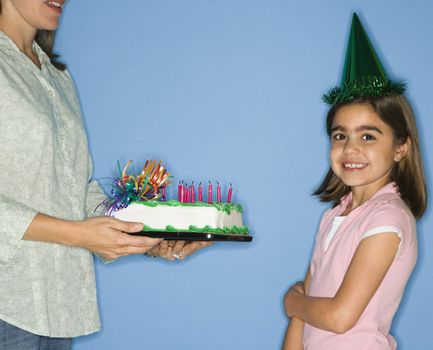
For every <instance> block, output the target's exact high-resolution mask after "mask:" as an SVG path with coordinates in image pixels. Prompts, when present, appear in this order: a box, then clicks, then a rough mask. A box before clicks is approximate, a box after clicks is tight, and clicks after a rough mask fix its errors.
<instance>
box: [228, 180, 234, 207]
mask: <svg viewBox="0 0 433 350" xmlns="http://www.w3.org/2000/svg"><path fill="white" fill-rule="evenodd" d="M232 193H233V188H232V184H230V188H229V193H227V203H230V202H231V201H232Z"/></svg>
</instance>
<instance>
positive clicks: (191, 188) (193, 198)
mask: <svg viewBox="0 0 433 350" xmlns="http://www.w3.org/2000/svg"><path fill="white" fill-rule="evenodd" d="M189 189H190V191H191V193H190V198H191V203H195V193H194V181H193V182H192V184H191V186H190V188H189Z"/></svg>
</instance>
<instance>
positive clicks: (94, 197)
mask: <svg viewBox="0 0 433 350" xmlns="http://www.w3.org/2000/svg"><path fill="white" fill-rule="evenodd" d="M87 157H88V160H89V162H88V164H89V174H90V175H89V183H88V185H87V196H86V214H87V218H92V217H95V216H103V215H104V214H105V211H106V209H107V208H106V207H105V205H104V204H103V203H102V202H103V201H105V200H106V199H107V196H106V195H105V193H104V191H103V190H102V188H101V186H100V185H99V183H98V181H96V180H92V178H91V177H92V174H93V161H92V157H91V156H90V154H89V153H88V154H87Z"/></svg>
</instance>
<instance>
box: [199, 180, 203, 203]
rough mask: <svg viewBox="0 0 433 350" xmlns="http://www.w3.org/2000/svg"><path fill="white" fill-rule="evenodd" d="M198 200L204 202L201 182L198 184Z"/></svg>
mask: <svg viewBox="0 0 433 350" xmlns="http://www.w3.org/2000/svg"><path fill="white" fill-rule="evenodd" d="M198 201H199V202H203V187H202V186H201V182H200V183H199V184H198Z"/></svg>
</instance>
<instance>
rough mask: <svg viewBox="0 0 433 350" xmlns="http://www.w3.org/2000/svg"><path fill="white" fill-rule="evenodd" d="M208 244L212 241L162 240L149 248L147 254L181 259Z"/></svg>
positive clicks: (168, 258) (169, 258)
mask: <svg viewBox="0 0 433 350" xmlns="http://www.w3.org/2000/svg"><path fill="white" fill-rule="evenodd" d="M210 245H212V242H201V241H193V242H189V243H186V242H185V241H166V240H164V241H162V242H161V243H160V244H158V245H157V246H155V247H153V248H152V249H151V250H149V251H148V254H149V255H151V256H159V257H161V258H164V259H167V260H183V259H185V258H186V257H187V256H190V255H192V254H194V253H195V252H197V251H199V250H200V249H203V248H205V247H209V246H210Z"/></svg>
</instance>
